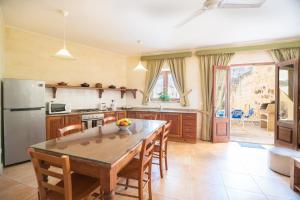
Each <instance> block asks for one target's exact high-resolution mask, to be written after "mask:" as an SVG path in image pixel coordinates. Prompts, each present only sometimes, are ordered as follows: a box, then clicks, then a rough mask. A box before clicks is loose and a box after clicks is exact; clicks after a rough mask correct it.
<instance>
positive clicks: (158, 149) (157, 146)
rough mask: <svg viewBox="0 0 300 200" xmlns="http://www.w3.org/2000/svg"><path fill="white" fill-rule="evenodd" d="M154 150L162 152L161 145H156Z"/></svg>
mask: <svg viewBox="0 0 300 200" xmlns="http://www.w3.org/2000/svg"><path fill="white" fill-rule="evenodd" d="M154 152H160V145H157V144H155V145H154Z"/></svg>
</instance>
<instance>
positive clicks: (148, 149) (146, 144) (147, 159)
mask: <svg viewBox="0 0 300 200" xmlns="http://www.w3.org/2000/svg"><path fill="white" fill-rule="evenodd" d="M157 134H158V132H155V133H154V134H152V135H150V136H149V137H147V138H146V139H144V140H143V144H142V149H141V152H140V169H139V170H140V171H139V172H140V175H141V177H142V175H143V172H144V170H145V169H146V168H147V165H148V167H149V170H151V165H152V157H153V150H154V145H155V139H156V137H157Z"/></svg>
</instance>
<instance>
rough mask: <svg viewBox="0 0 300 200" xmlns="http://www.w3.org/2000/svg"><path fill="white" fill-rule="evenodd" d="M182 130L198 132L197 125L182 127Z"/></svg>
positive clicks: (184, 131)
mask: <svg viewBox="0 0 300 200" xmlns="http://www.w3.org/2000/svg"><path fill="white" fill-rule="evenodd" d="M182 132H183V133H187V132H189V133H195V132H196V127H182Z"/></svg>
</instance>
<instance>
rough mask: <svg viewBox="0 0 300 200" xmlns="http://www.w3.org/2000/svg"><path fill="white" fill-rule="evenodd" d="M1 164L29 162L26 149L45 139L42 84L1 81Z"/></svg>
mask: <svg viewBox="0 0 300 200" xmlns="http://www.w3.org/2000/svg"><path fill="white" fill-rule="evenodd" d="M2 91H3V101H2V108H3V110H2V113H3V118H2V125H3V128H2V130H3V135H2V137H3V143H4V145H3V151H4V160H3V161H4V165H5V166H8V165H11V164H15V163H20V162H24V161H27V160H29V156H28V154H27V148H28V147H29V146H31V145H33V144H37V143H40V142H43V141H45V140H46V133H45V132H46V126H45V118H46V112H45V82H44V81H36V80H18V79H3V81H2Z"/></svg>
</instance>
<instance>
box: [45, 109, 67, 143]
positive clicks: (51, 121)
mask: <svg viewBox="0 0 300 200" xmlns="http://www.w3.org/2000/svg"><path fill="white" fill-rule="evenodd" d="M64 121H65V117H64V116H63V115H61V116H47V118H46V139H47V140H50V139H54V138H57V137H59V132H58V129H60V128H63V127H64V126H65V125H64V124H65V123H64Z"/></svg>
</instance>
